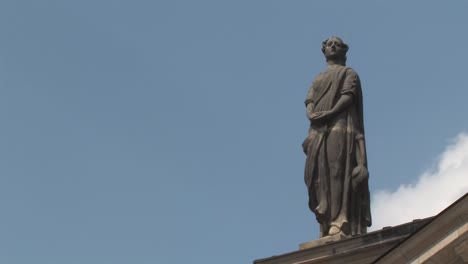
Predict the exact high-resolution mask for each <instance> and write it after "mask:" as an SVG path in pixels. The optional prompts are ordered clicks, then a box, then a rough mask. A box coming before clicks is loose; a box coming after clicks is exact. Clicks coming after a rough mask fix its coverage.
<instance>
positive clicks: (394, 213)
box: [370, 133, 468, 231]
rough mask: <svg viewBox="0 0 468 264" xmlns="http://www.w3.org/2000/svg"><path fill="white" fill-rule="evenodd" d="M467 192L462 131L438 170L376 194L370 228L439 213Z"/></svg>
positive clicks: (466, 139) (466, 142) (467, 146)
mask: <svg viewBox="0 0 468 264" xmlns="http://www.w3.org/2000/svg"><path fill="white" fill-rule="evenodd" d="M467 192H468V134H466V133H462V134H460V135H458V137H457V138H456V140H455V142H454V144H452V145H450V146H448V147H447V149H446V150H445V151H444V153H442V155H441V157H440V159H439V161H438V163H437V166H436V167H435V169H434V170H430V171H426V172H425V173H423V174H422V175H421V176H420V177H419V179H418V182H417V183H416V184H414V185H411V184H410V185H401V186H400V187H399V188H398V190H396V191H395V192H389V191H385V190H383V191H377V192H375V193H374V194H373V196H372V202H371V206H372V217H373V225H372V227H371V228H370V231H371V230H378V229H381V228H382V227H385V226H396V225H399V224H403V223H406V222H410V221H412V220H414V219H422V218H426V217H429V216H433V215H436V214H438V213H439V212H440V211H442V210H443V209H445V208H446V207H447V206H449V205H450V204H451V203H453V202H454V201H456V200H457V199H458V198H460V197H461V196H463V195H464V194H465V193H467Z"/></svg>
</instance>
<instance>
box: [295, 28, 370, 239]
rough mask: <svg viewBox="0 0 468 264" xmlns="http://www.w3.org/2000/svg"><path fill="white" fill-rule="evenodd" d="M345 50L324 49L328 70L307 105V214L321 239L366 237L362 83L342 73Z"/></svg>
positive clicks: (331, 44)
mask: <svg viewBox="0 0 468 264" xmlns="http://www.w3.org/2000/svg"><path fill="white" fill-rule="evenodd" d="M347 51H348V45H346V44H345V43H344V42H343V41H342V40H341V39H340V38H338V37H331V38H329V39H327V40H325V41H324V42H323V43H322V52H323V54H324V55H325V58H326V61H327V64H328V68H327V69H326V70H325V71H324V72H322V73H320V74H319V75H318V76H317V77H316V78H315V80H314V81H313V83H312V86H311V87H310V90H309V92H308V94H307V98H306V101H305V105H306V109H307V110H306V112H307V118H308V119H309V120H310V128H309V133H308V136H307V138H306V139H305V140H304V143H303V144H302V147H303V150H304V153H305V154H306V155H307V158H306V165H305V172H304V179H305V183H306V185H307V188H308V192H309V208H310V210H311V211H312V212H314V213H315V216H316V219H317V221H318V222H319V224H320V237H326V236H333V235H337V234H341V235H343V236H345V237H348V236H354V235H358V234H364V233H366V232H367V227H368V226H371V222H372V221H371V214H370V198H369V187H368V178H369V173H368V170H367V156H366V144H365V137H364V123H363V110H362V92H361V83H360V80H359V76H358V75H357V73H356V72H355V71H354V70H353V69H351V68H350V67H346V66H345V65H346V53H347Z"/></svg>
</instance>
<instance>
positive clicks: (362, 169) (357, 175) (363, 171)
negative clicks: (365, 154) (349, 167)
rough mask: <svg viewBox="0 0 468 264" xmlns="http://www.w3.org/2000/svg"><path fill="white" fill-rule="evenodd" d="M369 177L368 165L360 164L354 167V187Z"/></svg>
mask: <svg viewBox="0 0 468 264" xmlns="http://www.w3.org/2000/svg"><path fill="white" fill-rule="evenodd" d="M368 178H369V171H367V168H366V166H364V165H358V166H357V167H356V168H354V169H353V172H352V179H351V181H352V184H353V189H356V188H357V187H358V186H359V185H361V183H363V182H365V181H366V180H367V179H368Z"/></svg>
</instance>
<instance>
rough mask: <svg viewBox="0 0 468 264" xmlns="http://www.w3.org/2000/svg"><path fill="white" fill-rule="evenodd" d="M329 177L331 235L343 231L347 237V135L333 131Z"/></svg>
mask: <svg viewBox="0 0 468 264" xmlns="http://www.w3.org/2000/svg"><path fill="white" fill-rule="evenodd" d="M326 143H327V160H328V173H329V174H328V176H329V181H330V188H329V189H330V201H329V206H330V230H329V235H334V234H338V233H340V232H342V231H343V233H345V234H346V235H347V233H348V230H347V222H348V219H347V218H348V216H347V212H348V208H347V207H348V201H347V197H346V193H347V192H346V186H345V178H346V177H345V173H346V171H347V170H346V166H347V164H346V158H347V157H346V155H347V154H348V153H347V151H346V133H344V132H343V131H340V130H338V131H331V132H330V134H329V136H328V138H327V142H326Z"/></svg>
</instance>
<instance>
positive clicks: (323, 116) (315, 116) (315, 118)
mask: <svg viewBox="0 0 468 264" xmlns="http://www.w3.org/2000/svg"><path fill="white" fill-rule="evenodd" d="M331 115H332V112H331V111H321V112H315V113H312V115H311V116H310V121H312V122H323V121H326V120H328V119H329V118H330V117H331Z"/></svg>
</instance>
